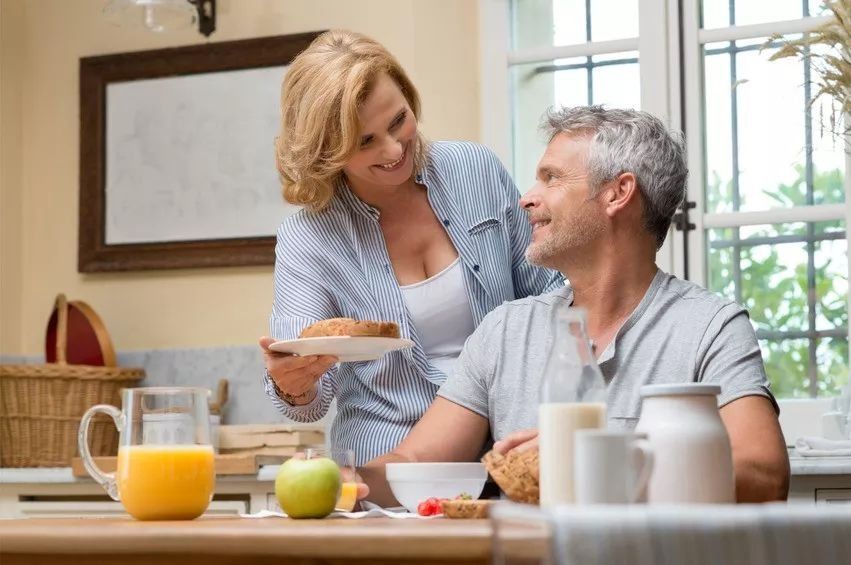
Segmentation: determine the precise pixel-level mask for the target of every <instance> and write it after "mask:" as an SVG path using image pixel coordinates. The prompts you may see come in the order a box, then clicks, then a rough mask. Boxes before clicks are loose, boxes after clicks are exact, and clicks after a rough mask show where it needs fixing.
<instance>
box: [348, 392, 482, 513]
mask: <svg viewBox="0 0 851 565" xmlns="http://www.w3.org/2000/svg"><path fill="white" fill-rule="evenodd" d="M488 428H489V424H488V421H487V419H486V418H484V417H483V416H481V415H479V414H476V413H475V412H473V411H472V410H468V409H467V408H464V407H463V406H460V405H458V404H455V403H454V402H451V401H449V400H446V399H445V398H442V397H440V396H438V397H437V398H435V399H434V402H433V403H432V405H431V406H430V407H429V409H428V410H427V411H426V413H425V414H423V417H422V419H421V420H420V421H419V422H418V423H417V425H416V426H414V429H413V430H411V433H410V434H408V437H406V438H405V439H404V441H402V443H400V444H399V446H398V447H397V448H396V449H394V450H393V451H391V452H390V453H387V454H386V455H382V456H381V457H378V458H376V459H373V460H372V461H370V462H369V463H367V464H366V465H365V466H364V467H362V468H361V469H360V475H361V477H362V479H363V480H364V482H365V483H366V484H367V485H369V500H370V502H375V503H376V504H380V505H382V506H395V505H398V502H397V501H396V499H395V498H394V497H393V493H391V492H390V487H389V485H388V484H387V479H386V475H385V472H384V468H385V467H384V466H385V465H386V464H387V463H400V462H416V461H475V459H476V457H477V456H478V455H479V453H480V452H481V450H482V446H484V443H485V440H486V439H487V434H488Z"/></svg>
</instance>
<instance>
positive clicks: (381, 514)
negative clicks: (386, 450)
mask: <svg viewBox="0 0 851 565" xmlns="http://www.w3.org/2000/svg"><path fill="white" fill-rule="evenodd" d="M362 504H363V503H362ZM368 506H369V509H368V510H361V511H360V512H332V513H331V514H329V515H328V518H352V519H359V518H395V519H397V520H405V519H411V518H414V519H419V520H430V519H432V518H437V516H420V515H419V514H413V513H411V512H408V511H407V510H405V509H404V508H401V507H400V508H381V507H380V506H376V505H374V504H369V505H368ZM441 516H443V515H442V514H441ZM240 517H242V518H269V517H278V518H286V517H287V515H286V514H285V513H284V512H276V511H273V510H261V511H260V512H255V513H254V514H240Z"/></svg>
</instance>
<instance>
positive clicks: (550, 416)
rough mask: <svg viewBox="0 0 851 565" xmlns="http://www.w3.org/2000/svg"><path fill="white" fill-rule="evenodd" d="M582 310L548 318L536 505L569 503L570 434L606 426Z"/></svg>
mask: <svg viewBox="0 0 851 565" xmlns="http://www.w3.org/2000/svg"><path fill="white" fill-rule="evenodd" d="M585 320H586V314H585V310H583V309H581V308H572V307H567V306H563V307H561V308H555V309H553V310H552V312H551V315H550V321H549V324H550V335H549V338H550V342H549V356H548V359H547V364H546V368H545V370H544V375H543V378H542V379H541V395H540V400H541V403H540V405H539V406H538V431H539V436H538V442H539V464H540V500H541V506H545V507H548V506H555V505H558V504H571V503H573V502H574V501H575V496H574V491H573V467H574V462H573V434H574V432H575V431H576V430H580V429H589V428H590V429H594V428H605V427H606V384H605V381H604V380H603V374H602V373H601V372H600V367H599V366H598V365H597V360H596V359H595V357H594V354H593V352H592V350H591V342H590V341H589V340H588V337H587V331H586V329H585V328H586V321H585Z"/></svg>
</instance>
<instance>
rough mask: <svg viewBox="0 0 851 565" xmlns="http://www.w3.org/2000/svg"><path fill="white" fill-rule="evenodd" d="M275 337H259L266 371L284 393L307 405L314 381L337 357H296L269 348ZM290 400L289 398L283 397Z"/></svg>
mask: <svg viewBox="0 0 851 565" xmlns="http://www.w3.org/2000/svg"><path fill="white" fill-rule="evenodd" d="M273 343H275V340H274V339H273V338H271V337H268V336H263V337H261V338H260V348H261V349H262V350H263V357H264V358H265V361H266V370H267V371H269V376H270V377H272V380H273V381H274V382H275V384H276V385H277V387H278V389H279V390H280V391H281V392H282V393H284V394H285V395H287V396H289V397H292V398H294V399H296V403H297V404H307V403H309V402H310V401H311V400H313V398H314V397H315V396H316V381H318V380H319V377H321V376H322V375H323V374H325V372H326V371H328V369H330V368H331V367H333V366H334V364H335V363H336V362H337V358H336V357H333V356H331V355H305V356H303V357H298V356H295V355H292V354H289V353H278V352H276V351H272V350H270V349H269V346H270V345H272V344H273ZM284 400H287V401H288V402H289V399H287V398H285V399H284Z"/></svg>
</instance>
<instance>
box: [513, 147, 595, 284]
mask: <svg viewBox="0 0 851 565" xmlns="http://www.w3.org/2000/svg"><path fill="white" fill-rule="evenodd" d="M589 144H590V137H589V136H588V135H582V134H572V135H568V134H563V133H562V134H558V135H556V137H554V138H553V140H552V141H551V142H550V143H549V145H548V146H547V150H546V152H544V155H543V157H541V160H540V161H539V163H538V169H537V171H536V175H535V176H536V182H535V185H534V186H533V187H532V189H531V190H529V192H527V193H526V194H525V195H524V196H523V198H521V199H520V205H521V206H522V207H523V208H524V209H525V210H526V212H527V213H528V215H529V221H530V223H531V224H532V242H531V243H530V244H529V247H528V248H527V249H526V259H527V260H528V261H529V262H530V263H532V264H535V265H540V266H542V267H549V268H551V269H560V268H561V267H562V265H563V264H564V260H565V258H566V257H569V256H570V255H571V254H575V253H577V252H593V244H594V242H595V241H596V240H597V239H598V238H599V236H600V234H602V233H603V232H604V231H605V227H606V215H605V214H604V212H603V206H602V204H601V203H600V198H599V197H598V196H599V195H595V197H592V196H591V190H590V188H591V187H590V186H589V184H588V169H587V166H586V157H587V155H588V147H589Z"/></svg>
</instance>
